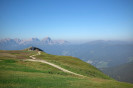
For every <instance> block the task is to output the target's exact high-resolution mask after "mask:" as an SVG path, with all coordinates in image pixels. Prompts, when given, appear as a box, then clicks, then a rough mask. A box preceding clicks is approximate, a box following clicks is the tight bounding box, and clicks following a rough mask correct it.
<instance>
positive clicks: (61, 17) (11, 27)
mask: <svg viewBox="0 0 133 88" xmlns="http://www.w3.org/2000/svg"><path fill="white" fill-rule="evenodd" d="M46 36H49V37H51V38H53V39H65V40H99V39H100V40H133V0H0V38H31V37H37V38H40V39H41V38H43V37H46Z"/></svg>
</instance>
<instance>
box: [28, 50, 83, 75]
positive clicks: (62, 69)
mask: <svg viewBox="0 0 133 88" xmlns="http://www.w3.org/2000/svg"><path fill="white" fill-rule="evenodd" d="M40 54H41V51H38V53H37V54H36V55H31V56H29V57H30V58H32V59H27V60H26V61H34V62H41V63H45V64H48V65H51V66H53V67H55V68H57V69H59V70H61V71H63V72H66V73H70V74H73V75H77V76H81V77H85V76H83V75H80V74H77V73H74V72H71V71H69V70H67V69H64V68H62V67H60V66H58V65H55V64H53V63H50V62H48V61H45V60H40V59H36V58H35V57H34V56H37V55H40Z"/></svg>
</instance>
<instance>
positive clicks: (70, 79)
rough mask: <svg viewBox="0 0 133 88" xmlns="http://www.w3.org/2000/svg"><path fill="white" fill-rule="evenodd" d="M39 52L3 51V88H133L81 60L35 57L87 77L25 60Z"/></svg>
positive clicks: (0, 84) (0, 72)
mask: <svg viewBox="0 0 133 88" xmlns="http://www.w3.org/2000/svg"><path fill="white" fill-rule="evenodd" d="M35 54H37V51H27V50H20V51H0V87H1V88H9V87H10V88H24V87H25V88H51V87H52V88H90V87H91V88H132V87H133V84H128V83H123V82H118V81H115V80H113V79H111V78H110V77H108V76H106V75H105V74H103V73H102V72H100V71H99V70H98V69H96V68H95V67H93V66H92V65H90V64H87V63H85V62H83V61H81V60H79V59H77V58H74V57H70V56H56V55H50V54H47V53H44V52H42V54H41V55H38V56H35V57H36V58H37V59H41V60H46V61H48V62H51V63H54V64H56V65H58V66H60V67H62V68H65V69H68V70H70V71H72V72H75V73H78V74H81V75H85V76H87V77H86V78H83V77H79V76H76V75H73V74H69V73H65V72H63V71H61V70H59V69H57V68H54V67H52V66H50V65H47V64H44V63H40V62H32V61H25V60H26V59H31V58H30V57H29V56H31V55H35Z"/></svg>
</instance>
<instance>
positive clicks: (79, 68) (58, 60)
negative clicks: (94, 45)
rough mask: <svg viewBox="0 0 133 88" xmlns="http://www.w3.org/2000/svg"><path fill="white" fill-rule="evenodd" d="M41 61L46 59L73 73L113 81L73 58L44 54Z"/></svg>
mask: <svg viewBox="0 0 133 88" xmlns="http://www.w3.org/2000/svg"><path fill="white" fill-rule="evenodd" d="M37 58H39V59H44V60H47V61H49V62H52V63H54V64H57V65H59V66H61V67H63V68H66V69H68V70H70V71H73V72H75V73H78V74H82V75H84V76H88V77H99V78H104V79H111V78H110V77H108V76H107V75H105V74H103V73H102V72H101V71H99V70H98V69H97V68H95V67H94V66H92V65H90V64H88V63H86V62H83V61H82V60H80V59H77V58H75V57H71V56H57V55H50V54H47V53H42V54H41V55H40V56H37Z"/></svg>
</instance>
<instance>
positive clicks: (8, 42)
mask: <svg viewBox="0 0 133 88" xmlns="http://www.w3.org/2000/svg"><path fill="white" fill-rule="evenodd" d="M68 43H69V42H68V41H65V40H52V39H51V38H50V37H45V38H43V39H42V40H39V39H38V38H31V39H25V40H24V39H17V38H16V39H10V38H6V39H1V40H0V49H4V50H14V49H22V48H23V47H27V46H44V45H62V44H68Z"/></svg>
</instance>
